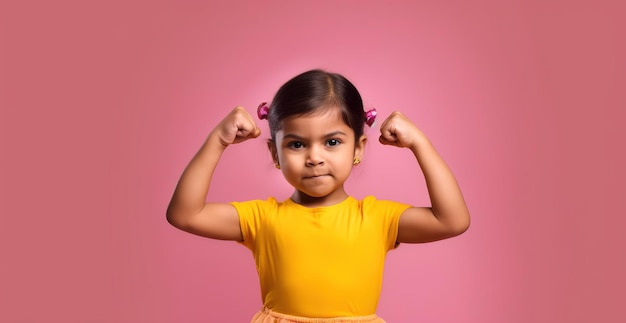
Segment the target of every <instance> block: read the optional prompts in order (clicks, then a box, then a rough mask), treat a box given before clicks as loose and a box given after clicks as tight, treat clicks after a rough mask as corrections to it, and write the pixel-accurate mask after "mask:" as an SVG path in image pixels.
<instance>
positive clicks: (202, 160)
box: [167, 107, 261, 241]
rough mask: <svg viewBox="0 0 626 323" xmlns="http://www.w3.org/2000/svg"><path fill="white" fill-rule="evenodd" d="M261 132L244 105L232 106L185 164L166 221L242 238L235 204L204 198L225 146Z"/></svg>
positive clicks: (204, 232)
mask: <svg viewBox="0 0 626 323" xmlns="http://www.w3.org/2000/svg"><path fill="white" fill-rule="evenodd" d="M260 134H261V131H260V130H259V128H258V127H257V125H256V123H255V122H254V120H253V118H252V116H250V114H249V113H248V112H247V111H246V110H245V109H244V108H242V107H236V108H235V109H233V110H232V111H231V112H230V113H229V114H228V115H227V116H226V117H225V118H224V119H223V120H222V121H221V122H220V123H219V124H218V125H217V126H216V127H215V129H213V131H211V133H210V134H209V136H208V137H207V139H206V141H205V142H204V144H203V145H202V147H201V148H200V150H199V151H198V152H197V153H196V155H195V156H194V157H193V159H192V160H191V162H189V165H187V167H186V168H185V170H184V172H183V174H182V175H181V177H180V180H179V181H178V185H177V186H176V189H175V191H174V194H173V196H172V199H171V201H170V204H169V206H168V208H167V221H168V222H169V223H170V224H172V225H173V226H175V227H177V228H179V229H181V230H184V231H187V232H190V233H193V234H197V235H200V236H204V237H208V238H213V239H220V240H236V241H241V240H243V237H242V235H241V229H240V228H239V216H238V215H237V211H236V210H235V208H234V207H233V206H232V205H230V204H227V203H207V202H206V200H207V194H208V192H209V187H210V185H211V178H212V177H213V172H214V171H215V168H216V167H217V163H218V162H219V159H220V157H221V156H222V153H223V152H224V150H225V149H226V147H228V146H229V145H231V144H234V143H239V142H242V141H245V140H248V139H251V138H256V137H258V136H259V135H260Z"/></svg>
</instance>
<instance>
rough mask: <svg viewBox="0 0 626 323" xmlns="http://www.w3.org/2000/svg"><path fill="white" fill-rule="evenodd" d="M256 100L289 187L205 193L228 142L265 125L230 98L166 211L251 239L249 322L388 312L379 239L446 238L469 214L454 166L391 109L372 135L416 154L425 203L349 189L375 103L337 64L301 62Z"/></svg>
mask: <svg viewBox="0 0 626 323" xmlns="http://www.w3.org/2000/svg"><path fill="white" fill-rule="evenodd" d="M257 112H258V114H259V117H260V118H262V119H265V118H267V119H268V121H269V128H270V135H271V139H269V140H268V147H269V150H270V151H271V154H272V157H273V160H274V163H275V165H276V168H278V169H280V170H281V171H282V173H283V176H284V177H285V179H286V180H287V182H289V184H291V185H292V186H293V188H294V192H293V194H292V195H291V197H290V198H289V199H287V200H285V201H277V200H276V199H275V198H272V197H269V198H267V199H266V200H254V201H246V202H233V203H215V202H210V203H207V202H206V199H207V193H208V191H209V186H210V184H211V177H212V175H213V172H214V170H215V168H216V166H217V163H218V161H219V159H220V157H221V155H222V153H224V150H225V149H226V148H227V147H228V146H229V145H231V144H236V143H240V142H243V141H245V140H248V139H252V138H256V137H258V136H259V135H260V134H261V131H260V130H259V128H258V127H257V125H256V123H255V122H254V120H253V118H252V117H251V116H250V114H249V113H248V112H246V110H244V109H243V108H242V107H236V108H235V109H234V110H232V111H231V112H230V113H229V114H228V115H227V116H226V117H225V118H224V119H223V120H222V121H221V122H220V123H219V124H218V125H217V126H216V127H215V129H213V131H212V132H211V133H210V134H209V136H208V138H207V139H206V141H205V143H204V144H203V146H202V147H201V148H200V151H198V153H197V154H196V155H195V157H194V158H193V159H192V160H191V162H190V163H189V165H188V166H187V168H186V169H185V171H184V172H183V174H182V176H181V178H180V181H179V183H178V186H177V187H176V190H175V192H174V195H173V197H172V200H171V202H170V205H169V207H168V210H167V220H168V221H169V222H170V223H171V224H172V225H173V226H175V227H177V228H179V229H181V230H184V231H187V232H190V233H193V234H197V235H201V236H205V237H208V238H213V239H222V240H234V241H239V242H241V243H242V244H243V245H245V246H246V247H248V248H249V249H250V250H251V251H252V253H253V255H254V259H255V262H256V267H257V271H258V274H259V280H260V284H261V293H262V298H263V309H262V310H261V311H259V312H258V313H257V314H256V315H255V316H254V318H253V319H252V322H384V321H383V320H382V319H381V318H380V317H378V316H376V307H377V304H378V299H379V296H380V292H381V284H382V277H383V265H384V261H385V255H386V253H387V251H389V250H391V249H393V248H395V247H397V245H398V244H399V243H402V242H404V243H419V242H429V241H435V240H440V239H445V238H450V237H453V236H456V235H458V234H461V233H462V232H464V231H465V230H467V228H468V226H469V222H470V217H469V212H468V209H467V207H466V205H465V202H464V200H463V196H462V194H461V190H460V189H459V186H458V184H457V182H456V180H455V178H454V175H453V174H452V172H451V171H450V169H449V168H448V166H447V165H446V163H445V162H444V161H443V159H442V158H441V157H440V156H439V154H438V153H437V152H436V151H435V149H434V148H433V146H432V144H431V143H430V141H429V140H428V139H427V138H426V136H425V135H424V134H423V133H422V132H421V131H420V130H419V129H418V128H417V127H416V126H415V125H414V124H413V123H412V122H411V121H410V120H409V119H407V118H406V117H405V116H404V115H403V114H402V113H400V112H393V113H392V114H391V115H390V116H389V117H388V118H387V119H386V120H385V121H384V122H383V123H382V124H381V126H380V132H381V134H380V137H379V141H380V142H381V143H382V144H383V145H392V146H397V147H401V148H408V149H409V150H410V151H411V152H412V153H413V155H415V158H416V159H417V162H418V164H419V166H420V167H421V169H422V172H423V174H424V176H425V179H426V184H427V187H428V192H429V194H430V200H431V203H432V206H431V207H412V206H410V205H407V204H404V203H399V202H393V201H384V200H377V199H376V198H375V197H372V196H368V197H366V198H364V199H363V200H357V199H355V198H353V197H351V196H350V195H349V194H348V193H347V192H346V191H345V190H344V183H345V181H346V180H347V179H348V176H350V172H351V170H352V167H355V166H356V165H358V164H359V163H360V162H361V160H362V159H363V148H364V146H365V143H366V141H367V138H366V136H365V135H364V134H363V128H364V124H365V123H366V122H367V123H368V124H370V125H371V122H372V121H373V118H374V117H375V113H374V112H375V111H370V112H369V113H366V112H364V111H363V103H362V100H361V96H360V95H359V92H358V91H357V89H356V88H355V87H354V85H352V83H350V82H349V81H348V80H347V79H346V78H344V77H343V76H341V75H339V74H334V73H328V72H325V71H321V70H312V71H308V72H305V73H302V74H300V75H298V76H296V77H294V78H293V79H291V80H289V81H288V82H287V83H285V84H284V85H283V86H282V87H281V88H280V89H279V90H278V92H277V93H276V95H275V97H274V100H273V101H272V103H271V105H270V107H269V108H268V107H267V106H265V105H261V106H259V110H258V111H257Z"/></svg>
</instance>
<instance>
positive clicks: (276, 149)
mask: <svg viewBox="0 0 626 323" xmlns="http://www.w3.org/2000/svg"><path fill="white" fill-rule="evenodd" d="M275 138H276V139H275V140H276V141H275V142H270V143H269V146H270V150H271V151H272V156H273V158H274V161H275V162H278V163H279V164H280V168H281V170H282V172H283V175H284V176H285V179H286V180H287V182H289V184H291V185H292V186H293V187H294V188H295V189H296V191H295V192H294V194H293V196H292V197H291V198H292V199H293V200H294V201H295V202H296V203H298V204H302V205H305V206H328V205H333V204H337V203H339V202H341V201H343V200H344V199H345V198H346V197H348V194H347V193H346V192H345V191H344V188H343V184H344V182H345V181H346V180H347V179H348V176H350V172H351V171H352V167H353V162H354V158H355V157H358V158H361V157H362V153H363V147H364V146H365V141H366V137H365V136H362V137H361V138H359V140H358V141H356V144H355V140H354V139H355V138H354V131H352V129H351V128H350V127H348V125H346V124H345V123H344V122H343V120H342V119H341V115H340V112H339V109H333V108H330V109H326V111H324V112H321V113H319V114H314V115H310V116H297V117H292V118H287V119H285V120H283V122H282V129H281V130H280V131H278V132H276V136H275Z"/></svg>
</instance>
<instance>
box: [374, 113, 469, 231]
mask: <svg viewBox="0 0 626 323" xmlns="http://www.w3.org/2000/svg"><path fill="white" fill-rule="evenodd" d="M380 131H381V135H380V138H379V140H380V142H381V143H382V144H384V145H392V146H397V147H404V148H409V149H410V150H411V151H412V152H413V154H414V155H415V158H416V159H417V162H418V164H419V166H420V167H421V169H422V172H423V173H424V177H425V180H426V186H427V188H428V193H429V195H430V201H431V205H432V206H431V207H429V208H426V207H412V208H409V209H407V210H406V211H404V212H403V213H402V215H401V216H400V223H399V227H398V242H406V243H419V242H430V241H435V240H441V239H446V238H450V237H453V236H456V235H459V234H461V233H463V232H465V230H467V229H468V228H469V224H470V215H469V210H468V209H467V206H466V204H465V200H464V199H463V195H462V194H461V189H460V188H459V185H458V183H457V181H456V179H455V178H454V174H453V173H452V171H451V170H450V168H448V165H447V164H446V163H445V161H444V160H443V158H441V156H440V155H439V153H438V152H437V151H436V150H435V148H434V147H433V145H432V144H431V142H430V141H429V140H428V138H427V137H426V136H425V135H424V134H423V133H422V132H421V131H420V130H419V129H418V128H417V127H416V126H415V125H414V124H413V123H412V122H411V121H410V120H409V119H408V118H407V117H406V116H404V115H403V114H402V113H400V112H397V111H396V112H393V113H392V114H391V115H390V116H389V117H388V118H387V120H385V121H384V122H383V123H382V125H381V127H380Z"/></svg>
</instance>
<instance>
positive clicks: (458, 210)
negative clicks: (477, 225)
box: [411, 139, 470, 232]
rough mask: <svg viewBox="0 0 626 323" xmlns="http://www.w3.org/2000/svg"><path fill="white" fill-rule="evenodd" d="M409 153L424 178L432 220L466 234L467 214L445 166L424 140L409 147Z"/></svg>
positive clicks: (452, 175)
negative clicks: (433, 216)
mask: <svg viewBox="0 0 626 323" xmlns="http://www.w3.org/2000/svg"><path fill="white" fill-rule="evenodd" d="M411 151H412V152H413V154H414V155H415V158H416V159H417V161H418V164H419V166H420V168H421V170H422V172H423V174H424V178H425V180H426V186H427V188H428V193H429V195H430V201H431V204H432V212H433V214H434V215H435V217H437V219H438V220H439V221H440V222H441V223H442V224H444V225H445V226H447V227H449V228H450V229H451V230H453V231H460V232H462V231H465V230H466V229H467V227H468V226H469V222H470V217H469V211H468V209H467V205H466V204H465V200H464V198H463V194H462V193H461V188H460V187H459V184H458V183H457V181H456V178H455V177H454V174H453V173H452V171H451V170H450V168H449V167H448V165H447V164H446V162H445V161H444V160H443V158H441V156H440V155H439V153H438V152H437V151H436V150H435V148H434V146H433V145H432V144H431V143H430V141H428V140H427V139H425V140H424V142H422V143H420V144H419V145H415V146H414V147H411Z"/></svg>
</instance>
